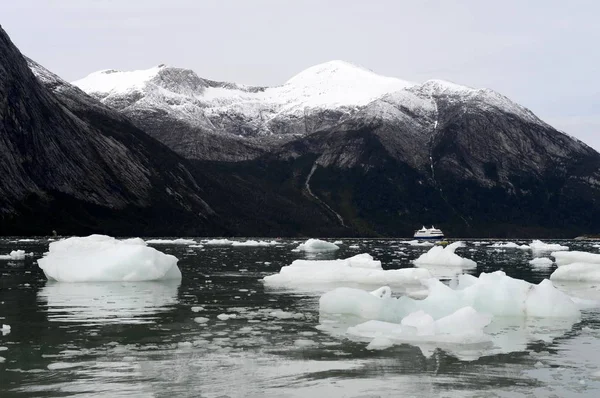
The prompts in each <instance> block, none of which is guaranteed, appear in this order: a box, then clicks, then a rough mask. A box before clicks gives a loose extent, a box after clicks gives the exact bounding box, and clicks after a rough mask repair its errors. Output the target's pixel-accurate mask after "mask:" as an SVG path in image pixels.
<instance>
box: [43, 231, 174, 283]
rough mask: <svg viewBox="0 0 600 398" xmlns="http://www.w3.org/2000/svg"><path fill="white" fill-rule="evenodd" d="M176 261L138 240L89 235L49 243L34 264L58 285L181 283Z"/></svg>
mask: <svg viewBox="0 0 600 398" xmlns="http://www.w3.org/2000/svg"><path fill="white" fill-rule="evenodd" d="M177 261H178V260H177V258H176V257H175V256H172V255H169V254H164V253H162V252H160V251H158V250H156V249H154V248H152V247H149V246H147V245H146V242H144V241H143V240H142V239H140V238H134V239H126V240H117V239H115V238H112V237H110V236H106V235H90V236H87V237H73V238H68V239H64V240H60V241H57V242H52V243H50V248H49V251H48V253H46V254H45V255H44V257H43V258H41V259H39V260H38V264H39V267H40V268H41V269H42V270H43V271H44V274H45V275H46V277H47V278H48V279H49V280H56V281H59V282H122V281H123V282H125V281H127V282H130V281H152V280H170V279H181V271H180V270H179V268H178V267H177Z"/></svg>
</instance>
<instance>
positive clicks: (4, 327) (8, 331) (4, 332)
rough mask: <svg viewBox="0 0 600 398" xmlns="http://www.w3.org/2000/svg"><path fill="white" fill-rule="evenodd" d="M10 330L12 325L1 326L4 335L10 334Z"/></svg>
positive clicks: (0, 330)
mask: <svg viewBox="0 0 600 398" xmlns="http://www.w3.org/2000/svg"><path fill="white" fill-rule="evenodd" d="M10 330H11V328H10V325H4V324H3V325H2V327H1V328H0V333H2V335H5V334H9V333H10Z"/></svg>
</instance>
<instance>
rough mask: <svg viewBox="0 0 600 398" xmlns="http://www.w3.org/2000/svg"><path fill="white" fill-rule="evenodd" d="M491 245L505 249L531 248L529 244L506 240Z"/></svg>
mask: <svg viewBox="0 0 600 398" xmlns="http://www.w3.org/2000/svg"><path fill="white" fill-rule="evenodd" d="M489 247H493V248H504V249H529V248H530V247H529V246H528V245H518V244H516V243H514V242H506V243H494V244H491V245H490V246H489Z"/></svg>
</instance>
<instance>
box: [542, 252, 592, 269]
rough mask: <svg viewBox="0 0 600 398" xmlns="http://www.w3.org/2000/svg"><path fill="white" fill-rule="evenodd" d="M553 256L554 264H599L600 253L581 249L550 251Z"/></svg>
mask: <svg viewBox="0 0 600 398" xmlns="http://www.w3.org/2000/svg"><path fill="white" fill-rule="evenodd" d="M550 255H551V256H552V257H554V258H555V262H556V265H558V266H559V267H560V266H563V265H566V264H572V263H588V264H600V254H596V253H588V252H581V251H572V252H564V251H563V252H552V253H550Z"/></svg>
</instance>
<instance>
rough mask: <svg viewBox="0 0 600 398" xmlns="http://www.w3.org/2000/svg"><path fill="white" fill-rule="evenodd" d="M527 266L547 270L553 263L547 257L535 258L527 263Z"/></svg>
mask: <svg viewBox="0 0 600 398" xmlns="http://www.w3.org/2000/svg"><path fill="white" fill-rule="evenodd" d="M529 264H531V265H533V266H534V267H540V268H547V267H550V266H552V264H553V261H552V260H551V259H549V258H548V257H537V258H534V259H533V260H531V261H529Z"/></svg>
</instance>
